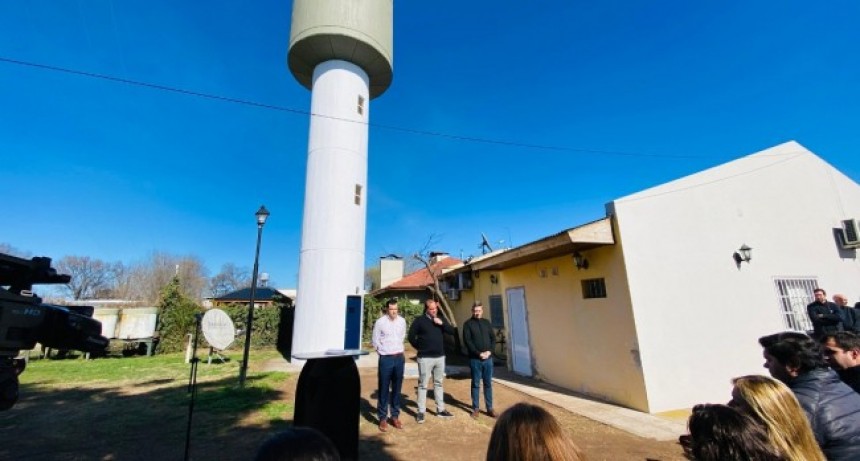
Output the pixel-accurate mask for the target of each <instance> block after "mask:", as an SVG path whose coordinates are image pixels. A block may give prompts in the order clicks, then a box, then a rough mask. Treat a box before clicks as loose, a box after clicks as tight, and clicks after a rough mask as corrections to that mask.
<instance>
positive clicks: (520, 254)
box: [470, 217, 615, 270]
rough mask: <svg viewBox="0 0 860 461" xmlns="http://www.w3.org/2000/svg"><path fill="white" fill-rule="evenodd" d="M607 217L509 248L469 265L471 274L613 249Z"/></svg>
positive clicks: (613, 240) (612, 239) (612, 237)
mask: <svg viewBox="0 0 860 461" xmlns="http://www.w3.org/2000/svg"><path fill="white" fill-rule="evenodd" d="M614 244H615V237H614V235H613V233H612V221H611V219H610V218H609V217H606V218H603V219H599V220H597V221H593V222H590V223H588V224H583V225H581V226H578V227H574V228H571V229H567V230H564V231H561V232H559V233H558V234H555V235H551V236H549V237H545V238H542V239H540V240H536V241H534V242H531V243H527V244H525V245H522V246H519V247H517V248H512V249H510V250H508V251H506V252H504V253H500V254H499V255H496V256H494V257H491V258H487V259H484V260H481V261H477V262H475V263H473V264H470V266H471V269H472V270H499V269H506V268H509V267H514V266H519V265H521V264H526V263H530V262H534V261H540V260H544V259H548V258H552V257H556V256H562V255H565V254H573V252H575V251H585V250H590V249H592V248H597V247H601V246H606V245H614Z"/></svg>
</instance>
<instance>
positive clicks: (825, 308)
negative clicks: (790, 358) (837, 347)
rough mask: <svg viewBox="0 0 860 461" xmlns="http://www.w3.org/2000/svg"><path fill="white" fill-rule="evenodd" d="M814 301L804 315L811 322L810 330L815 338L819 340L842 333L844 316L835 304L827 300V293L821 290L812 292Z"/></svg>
mask: <svg viewBox="0 0 860 461" xmlns="http://www.w3.org/2000/svg"><path fill="white" fill-rule="evenodd" d="M813 293H814V294H815V301H813V302H811V303H809V305H807V306H806V313H807V314H808V315H809V321H810V322H812V328H813V329H814V332H815V333H814V334H815V337H816V338H821V337H822V336H824V335H825V334H829V333H836V332H837V331H844V330H845V327H844V325H843V324H844V320H845V318H844V315H843V314H842V309H840V308H839V306H837V305H836V304H833V303H832V302H830V301H828V300H827V292H825V291H824V289H822V288H816V289H815V290H813Z"/></svg>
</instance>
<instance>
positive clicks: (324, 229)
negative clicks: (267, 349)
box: [288, 0, 394, 354]
mask: <svg viewBox="0 0 860 461" xmlns="http://www.w3.org/2000/svg"><path fill="white" fill-rule="evenodd" d="M393 12H394V5H393V0H294V1H293V17H292V26H291V29H290V51H289V54H288V63H289V68H290V71H291V72H292V73H293V75H294V76H295V77H296V79H297V80H298V81H299V83H301V84H302V85H303V86H305V87H306V88H308V89H309V90H311V121H310V134H309V136H308V161H307V176H306V185H305V202H304V216H303V220H302V246H301V254H300V260H299V285H298V291H297V299H296V311H295V324H294V327H293V347H292V353H293V354H296V353H307V352H319V351H325V350H328V349H352V348H358V347H359V345H360V338H361V310H362V309H361V305H362V295H363V290H364V240H365V226H366V219H367V138H368V122H369V120H370V100H371V99H373V98H375V97H377V96H379V95H381V94H382V93H384V92H385V90H387V89H388V87H389V86H390V85H391V79H392V75H393V22H394V19H393Z"/></svg>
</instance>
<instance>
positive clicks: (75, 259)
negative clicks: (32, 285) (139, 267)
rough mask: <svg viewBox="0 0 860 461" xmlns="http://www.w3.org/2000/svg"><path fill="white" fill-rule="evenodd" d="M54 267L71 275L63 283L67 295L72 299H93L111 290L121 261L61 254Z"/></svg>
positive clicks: (60, 272)
mask: <svg viewBox="0 0 860 461" xmlns="http://www.w3.org/2000/svg"><path fill="white" fill-rule="evenodd" d="M55 267H56V269H57V273H59V274H68V275H70V276H71V280H70V281H69V283H68V284H66V285H64V291H65V292H66V294H67V295H69V296H71V297H72V299H93V298H96V297H99V296H102V295H105V294H107V293H110V292H111V290H112V288H113V285H114V281H115V280H116V273H117V272H118V271H120V270H121V268H122V263H120V262H116V263H108V262H105V261H102V260H100V259H95V258H90V257H89V256H63V258H62V259H60V260H59V261H58V262H57V263H56V265H55Z"/></svg>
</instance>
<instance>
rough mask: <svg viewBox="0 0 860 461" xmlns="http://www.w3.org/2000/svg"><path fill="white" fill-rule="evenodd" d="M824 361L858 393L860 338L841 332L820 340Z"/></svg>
mask: <svg viewBox="0 0 860 461" xmlns="http://www.w3.org/2000/svg"><path fill="white" fill-rule="evenodd" d="M821 347H822V348H823V349H824V360H825V361H826V362H827V364H828V365H830V368H832V369H834V370H836V373H838V374H839V379H841V380H842V382H843V383H845V384H847V385H849V386H851V389H854V392H857V393H860V337H858V336H857V335H856V334H854V333H851V332H848V331H842V332H839V333H834V334H832V335H824V338H821Z"/></svg>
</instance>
